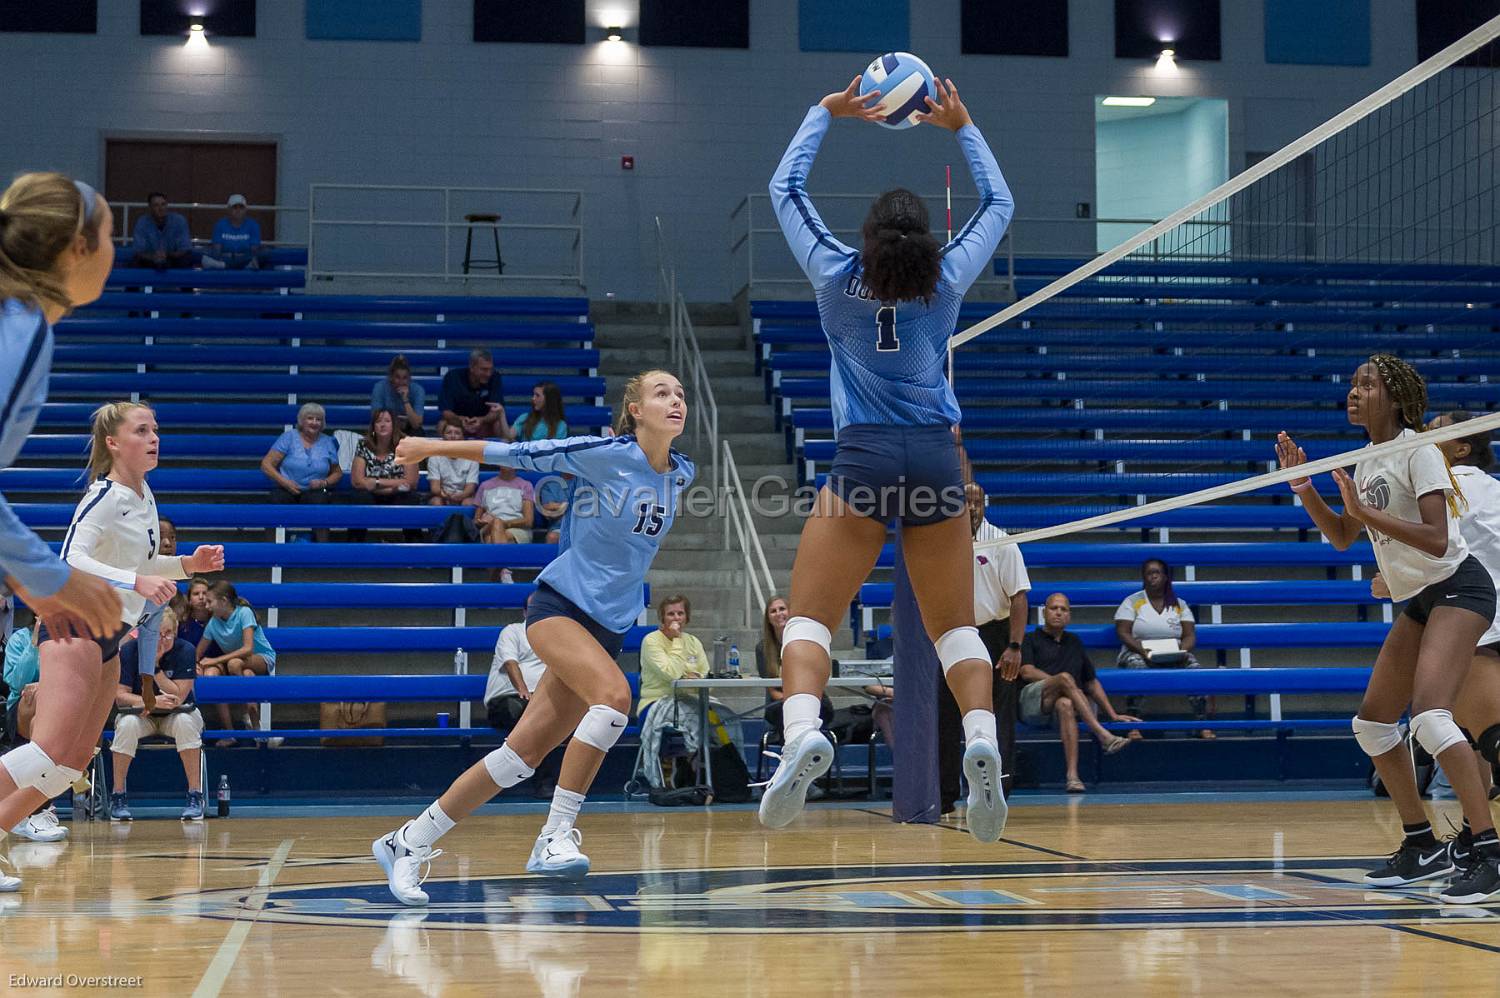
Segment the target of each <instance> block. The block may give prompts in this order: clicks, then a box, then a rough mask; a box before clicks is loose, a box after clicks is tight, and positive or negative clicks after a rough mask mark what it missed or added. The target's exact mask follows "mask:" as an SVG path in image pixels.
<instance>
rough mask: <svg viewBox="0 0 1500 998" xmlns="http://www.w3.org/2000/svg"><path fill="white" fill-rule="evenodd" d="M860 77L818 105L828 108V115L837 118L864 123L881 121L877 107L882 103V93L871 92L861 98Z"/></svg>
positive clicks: (877, 91)
mask: <svg viewBox="0 0 1500 998" xmlns="http://www.w3.org/2000/svg"><path fill="white" fill-rule="evenodd" d="M859 81H860V77H858V76H856V77H855V78H854V79H853V80H851V81H849V85H848V86H847V87H845V88H844V89H843V90H841V91H840V92H838V93H836V94H829V95H828V96H827V97H824V98H823V99H822V100H820V101H818V104H819V105H820V106H821V107H823V108H826V109H827V111H828V113H829V114H831V115H833V116H834V117H835V118H859V119H861V120H863V121H879V120H880V115H879V114H877V113H876V111H875V105H876V104H879V103H880V91H879V90H871V91H870V92H869V93H867V94H865V95H863V96H861V95H860V92H859Z"/></svg>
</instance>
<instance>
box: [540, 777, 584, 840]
mask: <svg viewBox="0 0 1500 998" xmlns="http://www.w3.org/2000/svg"><path fill="white" fill-rule="evenodd" d="M582 807H583V794H577V793H574V792H573V791H571V790H564V789H563V788H562V787H558V788H557V789H556V790H555V791H553V793H552V810H550V811H548V812H547V823H546V824H545V825H543V826H542V834H543V835H546V836H551V835H553V834H554V833H556V832H565V831H567V830H568V829H569V828H572V827H573V823H574V822H576V821H577V820H578V811H579V809H580V808H582Z"/></svg>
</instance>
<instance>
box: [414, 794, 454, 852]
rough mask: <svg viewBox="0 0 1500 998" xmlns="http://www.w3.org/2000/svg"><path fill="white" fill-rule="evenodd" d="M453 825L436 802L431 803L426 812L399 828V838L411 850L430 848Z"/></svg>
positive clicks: (451, 820) (452, 821)
mask: <svg viewBox="0 0 1500 998" xmlns="http://www.w3.org/2000/svg"><path fill="white" fill-rule="evenodd" d="M455 824H456V822H455V821H454V820H453V819H452V818H450V817H448V816H447V815H446V814H444V813H443V809H442V808H441V807H439V806H438V802H437V801H433V802H432V803H431V804H430V805H428V808H427V810H425V811H423V812H422V813H421V814H419V815H417V816H416V817H415V818H413V819H411V820H410V821H408V822H407V823H406V824H405V825H403V826H402V827H401V838H402V840H403V841H404V842H405V843H406V844H407V846H408V847H410V848H412V849H421V848H423V847H424V846H426V847H430V846H431V845H432V844H433V843H434V842H436V841H437V840H438V839H440V838H442V837H443V836H444V835H446V834H447V833H448V831H449V830H450V829H451V828H452V827H453V826H454V825H455Z"/></svg>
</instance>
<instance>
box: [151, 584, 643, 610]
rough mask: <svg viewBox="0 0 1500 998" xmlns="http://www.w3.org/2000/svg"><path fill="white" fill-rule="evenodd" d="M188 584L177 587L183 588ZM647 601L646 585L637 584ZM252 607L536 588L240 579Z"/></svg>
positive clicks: (471, 603) (517, 604) (393, 604)
mask: <svg viewBox="0 0 1500 998" xmlns="http://www.w3.org/2000/svg"><path fill="white" fill-rule="evenodd" d="M187 585H188V584H187V583H186V582H181V583H178V588H179V589H181V590H182V591H184V592H186V591H187ZM641 589H642V595H641V601H642V602H643V603H645V604H646V605H647V606H650V605H651V587H650V586H649V585H643V586H642V587H641ZM234 590H235V592H236V593H238V594H239V596H240V597H241V598H242V599H247V600H249V601H250V602H251V604H253V605H254V606H256V607H272V606H274V607H278V608H281V609H288V608H337V607H360V608H363V609H374V608H381V607H390V608H392V609H408V608H411V609H452V608H454V607H487V608H499V609H520V608H521V607H524V606H525V605H526V600H527V599H528V598H529V597H530V596H531V594H532V593H533V592H535V591H536V585H535V584H534V583H530V582H509V583H507V582H241V583H237V584H236V585H235V587H234Z"/></svg>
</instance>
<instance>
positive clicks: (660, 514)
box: [630, 502, 667, 537]
mask: <svg viewBox="0 0 1500 998" xmlns="http://www.w3.org/2000/svg"><path fill="white" fill-rule="evenodd" d="M666 522H667V507H665V506H658V505H656V504H655V503H651V502H643V503H641V504H640V505H639V506H637V507H636V518H635V526H633V527H631V528H630V532H631V533H633V534H645V535H646V536H647V537H655V536H656V535H657V534H659V533H661V528H662V526H663V525H665V523H666Z"/></svg>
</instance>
